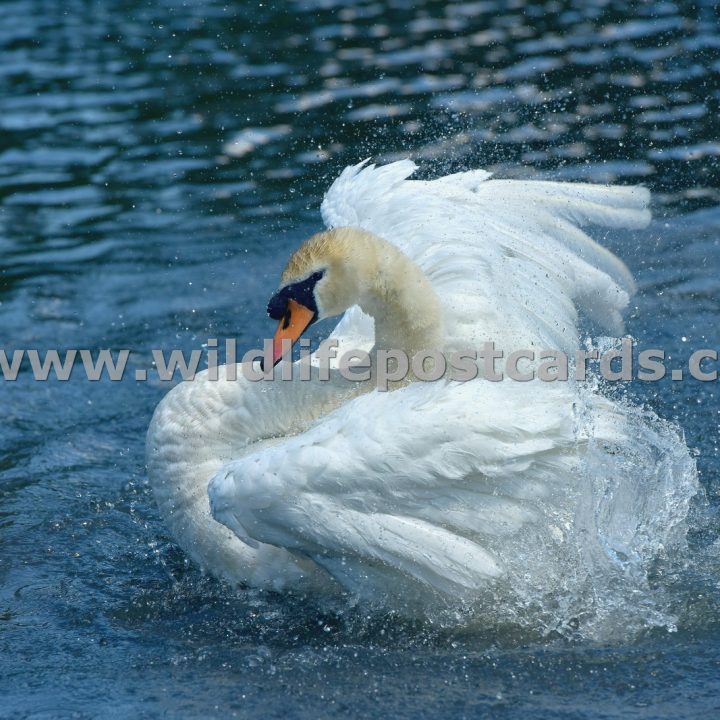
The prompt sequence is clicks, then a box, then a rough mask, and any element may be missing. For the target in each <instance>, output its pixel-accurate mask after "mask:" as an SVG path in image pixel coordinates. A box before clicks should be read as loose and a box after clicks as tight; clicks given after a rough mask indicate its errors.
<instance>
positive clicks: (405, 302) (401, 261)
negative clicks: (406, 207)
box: [360, 237, 442, 356]
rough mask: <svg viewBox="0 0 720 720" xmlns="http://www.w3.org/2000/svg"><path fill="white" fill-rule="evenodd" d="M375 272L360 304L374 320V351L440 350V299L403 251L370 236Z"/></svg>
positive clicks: (410, 353)
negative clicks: (372, 243)
mask: <svg viewBox="0 0 720 720" xmlns="http://www.w3.org/2000/svg"><path fill="white" fill-rule="evenodd" d="M373 241H374V246H375V247H374V248H373V251H374V252H372V253H369V254H371V255H372V256H373V257H374V260H375V263H374V265H375V268H374V270H375V273H374V277H373V278H372V282H368V283H367V286H366V289H365V292H364V293H363V297H362V298H361V301H360V307H361V308H362V309H363V311H364V312H366V313H367V314H368V315H371V316H372V317H373V318H374V320H375V350H376V351H377V350H403V351H404V352H405V353H407V354H408V356H412V355H413V354H414V353H416V352H418V351H419V350H436V349H441V343H442V330H441V313H440V302H439V300H438V297H437V295H436V293H435V290H434V289H433V287H432V285H431V284H430V281H429V280H428V278H427V276H426V275H425V273H423V271H422V270H421V269H420V268H419V267H418V266H417V265H416V264H415V263H414V262H413V261H412V260H410V258H408V257H407V256H406V255H405V254H404V253H402V252H401V251H400V250H398V249H397V248H395V247H394V246H393V245H391V244H390V243H388V242H386V241H384V240H382V239H381V238H376V237H373Z"/></svg>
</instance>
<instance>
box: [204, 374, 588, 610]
mask: <svg viewBox="0 0 720 720" xmlns="http://www.w3.org/2000/svg"><path fill="white" fill-rule="evenodd" d="M530 385H531V387H528V386H527V385H525V386H522V387H521V386H520V384H519V383H501V384H499V385H498V384H493V383H487V382H474V383H453V382H448V383H432V384H421V383H415V384H413V385H410V386H407V387H405V388H402V389H400V390H397V391H395V392H392V393H380V392H372V393H369V394H366V395H363V396H360V397H357V398H355V399H354V400H352V401H351V402H349V403H347V404H346V405H344V406H342V407H340V408H338V409H337V410H335V411H334V412H333V413H331V414H330V415H328V416H326V417H325V418H323V419H322V421H321V422H318V423H316V424H315V425H313V426H312V427H310V428H309V429H308V430H306V431H305V432H302V433H300V434H298V435H296V436H294V437H291V438H288V439H287V440H286V441H285V442H283V443H282V445H279V446H277V447H275V448H272V447H271V448H264V449H263V450H261V451H259V452H252V453H250V454H248V455H245V456H244V457H242V458H239V459H236V460H234V461H232V462H229V463H227V464H226V465H225V466H223V467H222V468H221V469H220V470H219V471H218V472H217V473H216V474H215V475H214V477H213V479H212V480H211V482H210V486H209V494H210V504H211V508H212V513H213V515H214V517H215V519H216V520H218V521H219V522H221V523H223V524H224V525H226V526H227V527H228V528H230V529H231V530H233V531H234V532H235V534H236V535H237V536H238V537H239V538H241V539H242V540H244V541H245V542H247V543H257V542H260V543H266V544H269V545H274V546H277V547H282V548H286V549H287V550H289V551H290V552H291V553H293V554H296V555H298V556H299V557H306V558H310V559H312V560H313V561H315V562H316V563H317V564H319V565H321V566H323V567H325V569H326V570H328V571H329V572H330V573H331V574H332V575H333V576H334V577H335V579H336V580H338V581H339V582H340V583H341V584H343V585H344V586H345V587H346V588H348V589H351V590H357V589H358V588H359V587H360V586H361V585H362V578H367V576H368V574H375V575H377V574H378V573H383V572H384V573H386V574H387V575H388V577H389V578H390V579H391V580H392V581H391V582H388V587H391V586H392V585H393V583H396V582H397V578H398V577H403V578H405V579H406V580H409V581H412V582H415V583H418V584H419V585H421V586H423V587H426V588H432V589H434V591H436V592H441V593H444V594H449V595H451V596H452V595H453V594H454V593H458V592H466V591H475V590H477V589H478V588H479V587H480V586H482V584H483V583H487V581H488V580H489V579H492V578H496V577H498V576H500V575H502V573H503V567H504V560H503V552H506V551H507V550H506V548H507V539H508V538H511V537H513V536H514V535H516V534H517V532H518V530H519V529H520V528H522V527H524V526H526V525H527V524H528V523H533V525H535V526H537V527H539V528H543V527H545V528H546V527H547V526H548V524H547V523H542V522H538V520H539V517H540V516H541V515H543V514H544V513H545V510H544V508H545V507H547V508H554V509H556V508H557V506H558V503H561V499H562V498H566V497H568V496H569V495H570V492H569V488H570V487H571V485H572V482H573V478H574V475H573V467H574V465H573V464H574V462H575V460H574V457H575V456H574V454H573V453H572V452H571V449H572V447H573V446H574V443H575V442H576V437H575V434H574V429H573V427H574V425H573V418H572V403H571V402H568V397H567V393H568V391H567V389H566V388H563V387H560V386H549V385H547V384H545V385H544V386H543V387H541V386H540V383H531V384H530ZM489 407H490V408H492V409H493V411H492V413H488V412H487V408H489ZM438 418H442V423H440V424H438ZM566 451H567V452H566ZM409 458H412V462H409ZM504 548H505V549H504Z"/></svg>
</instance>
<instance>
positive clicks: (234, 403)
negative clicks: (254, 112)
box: [147, 160, 651, 607]
mask: <svg viewBox="0 0 720 720" xmlns="http://www.w3.org/2000/svg"><path fill="white" fill-rule="evenodd" d="M414 170H415V165H414V164H413V163H412V162H410V161H409V160H405V161H401V162H395V163H392V164H390V165H387V166H384V167H375V166H373V165H366V164H365V163H361V164H360V165H357V166H354V167H350V168H347V169H346V170H345V171H344V172H343V173H342V174H341V175H340V177H339V178H338V179H337V180H336V181H335V182H334V184H333V185H332V187H331V188H330V190H329V192H328V193H327V195H326V197H325V199H324V201H323V204H322V214H323V219H324V221H325V223H326V225H327V226H328V227H329V228H335V229H334V230H332V229H331V230H329V231H326V232H324V233H321V234H319V235H316V236H314V237H313V238H311V239H310V240H308V241H307V242H306V243H305V244H304V245H303V246H302V247H301V248H300V249H299V250H298V251H297V252H296V253H295V254H294V255H293V256H292V258H291V259H290V261H289V263H288V266H287V268H286V270H285V272H284V273H283V276H282V283H281V286H280V289H279V290H278V292H277V293H276V294H275V295H274V296H273V299H272V300H271V304H270V308H269V310H270V313H271V314H272V315H274V316H275V317H280V318H283V319H281V320H280V327H279V329H278V334H277V335H276V339H278V338H282V337H291V339H293V340H294V339H297V337H298V336H299V335H300V333H301V332H302V331H303V329H304V328H305V327H306V325H307V324H308V323H309V322H311V321H312V320H314V319H316V318H318V317H319V318H323V317H330V316H334V315H339V314H341V313H343V312H344V313H345V315H344V317H343V319H342V320H341V322H340V323H339V325H338V326H337V328H336V330H335V332H334V334H333V337H335V338H337V339H338V340H339V342H340V349H339V350H340V352H341V353H342V352H343V351H344V350H346V349H350V348H358V349H363V348H364V349H369V348H374V350H373V352H377V350H378V349H383V348H386V349H387V348H392V349H395V348H398V349H404V350H406V351H408V352H411V353H412V352H414V351H416V350H419V349H427V348H433V349H440V350H443V351H445V352H446V353H447V352H452V351H454V350H467V349H468V348H478V347H480V346H481V345H482V344H483V343H484V342H487V341H493V342H494V343H495V346H496V347H498V348H503V349H506V350H508V351H510V350H515V349H521V348H536V349H544V348H552V349H558V350H563V351H567V352H572V351H574V350H575V349H576V348H577V347H578V346H579V338H578V322H577V312H578V310H580V311H582V312H584V313H585V314H586V315H587V316H589V317H590V318H591V319H592V320H594V321H596V322H598V323H600V324H601V325H603V326H604V327H605V328H607V329H608V330H609V331H610V332H613V333H619V332H621V329H622V320H621V314H622V311H623V309H624V308H625V306H626V305H627V303H628V299H629V296H630V294H631V293H632V291H633V281H632V278H631V277H630V274H629V272H628V271H627V269H626V268H625V266H624V265H623V264H622V262H621V261H620V260H618V259H617V258H616V257H615V256H614V255H612V254H611V253H610V252H608V251H607V250H605V249H603V248H602V247H601V246H599V245H597V244H596V243H595V242H593V241H592V240H591V239H590V238H589V237H588V236H587V235H586V234H585V233H584V232H583V231H582V230H580V227H582V226H586V225H591V224H594V225H602V226H608V227H630V228H638V227H643V226H645V225H646V224H647V223H648V222H649V219H650V214H649V211H648V209H647V203H648V199H649V195H648V192H647V190H645V189H643V188H639V187H606V186H598V185H589V184H570V183H555V182H539V181H534V182H533V181H515V180H491V179H489V177H490V176H489V174H488V173H486V172H484V171H480V170H477V171H472V172H465V173H459V174H456V175H450V176H447V177H443V178H440V179H438V180H434V181H411V180H408V179H407V178H408V176H410V175H411V173H412V172H413V171H414ZM358 306H359V307H358ZM372 318H374V324H373V319H372ZM283 327H284V328H285V329H283ZM220 370H221V372H220V379H219V380H218V381H212V380H210V379H209V378H208V375H207V373H203V374H201V375H199V376H198V377H197V378H196V379H195V380H194V381H192V382H185V383H182V384H180V385H179V386H177V387H176V388H174V389H173V390H172V391H171V392H170V393H169V394H168V395H167V396H166V397H165V398H164V400H163V401H162V402H161V403H160V405H159V406H158V408H157V410H156V412H155V415H154V417H153V420H152V423H151V426H150V429H149V433H148V442H147V467H148V473H149V477H150V480H151V483H152V486H153V488H154V492H155V495H156V498H157V501H158V504H159V507H160V510H161V513H162V514H163V516H164V518H165V520H166V522H167V524H168V526H169V528H170V531H171V532H172V534H173V535H174V537H175V538H176V539H177V541H178V543H179V544H180V545H181V546H182V547H183V548H184V549H185V551H186V552H187V553H188V554H189V555H190V556H191V557H192V558H193V559H194V560H196V561H197V562H198V563H199V564H200V565H201V566H202V567H204V568H205V569H206V570H208V571H209V572H211V573H213V574H215V575H217V576H221V577H224V578H226V579H228V580H230V581H232V582H234V583H241V584H247V585H251V586H255V587H262V588H273V589H277V590H292V589H301V590H303V589H314V590H318V591H320V592H330V591H333V590H338V589H341V590H349V591H351V592H353V593H357V594H360V595H362V596H364V597H374V598H382V599H383V601H384V602H387V603H390V604H391V605H394V606H403V607H405V606H409V605H412V604H414V603H415V602H417V603H419V604H420V605H422V604H423V603H427V602H429V601H430V600H431V599H437V598H440V599H447V598H450V599H454V598H458V597H460V598H468V597H470V598H472V597H478V596H479V595H480V594H481V593H482V592H483V589H484V588H487V587H488V586H491V585H492V583H497V582H502V581H503V578H504V577H505V576H506V575H507V574H508V573H511V572H514V573H515V575H517V573H518V558H520V559H522V561H523V562H528V563H529V562H531V561H532V558H533V557H534V555H533V553H536V554H537V553H540V552H542V553H543V554H544V557H548V556H550V555H552V556H553V557H556V558H558V559H562V558H564V557H566V556H567V555H568V554H570V553H572V550H570V549H569V548H568V542H569V541H568V538H569V537H570V535H571V534H572V525H573V522H575V521H577V518H578V491H577V486H578V483H579V476H580V472H581V469H580V466H581V464H582V462H583V461H584V460H583V458H584V457H585V456H586V454H587V452H588V447H590V446H592V447H593V448H595V449H597V447H599V446H600V445H602V447H607V446H609V445H612V443H622V441H623V438H624V437H626V436H627V434H628V432H631V433H632V432H636V430H635V431H633V430H632V429H631V428H629V427H628V424H629V422H630V420H629V419H628V417H627V415H626V413H624V412H623V411H622V410H621V409H620V408H619V407H618V406H616V405H615V404H613V403H611V402H610V401H608V400H605V399H603V398H602V397H600V396H596V395H594V394H593V393H588V392H581V391H580V389H579V388H578V386H577V385H576V384H574V383H572V382H564V383H539V382H530V383H520V382H513V381H509V380H507V381H504V382H499V383H496V382H489V381H487V380H485V379H483V378H478V379H477V380H473V381H471V382H464V383H461V382H455V381H452V380H442V381H438V382H430V383H423V382H419V381H417V382H410V383H405V384H399V385H398V386H396V389H395V390H394V391H392V392H386V393H383V392H378V391H377V390H374V389H373V387H372V385H371V384H369V383H349V382H347V381H346V380H344V379H342V378H340V377H339V376H338V374H337V372H334V373H333V375H332V377H331V379H330V381H328V382H320V381H319V380H318V378H317V369H315V370H314V372H315V373H316V375H315V377H314V379H313V381H312V382H299V381H294V382H281V381H275V382H259V383H252V382H249V381H247V380H245V379H244V378H243V377H242V373H241V372H240V371H239V370H238V369H237V368H236V369H235V371H236V374H237V377H238V379H237V380H229V379H227V377H228V373H227V370H228V368H227V367H224V368H221V369H220ZM580 407H582V408H583V412H582V413H581V412H579V408H580ZM588 419H589V420H588ZM611 462H612V459H611V458H610V459H609V460H608V463H609V464H608V467H610V463H611ZM637 462H640V460H637ZM648 462H651V460H648ZM208 495H209V497H208ZM628 502H629V500H628ZM211 508H212V515H211ZM607 532H608V534H612V532H613V530H612V529H608V531H607ZM637 542H639V540H637V538H636V537H635V535H634V534H633V531H627V532H626V531H624V530H623V531H620V530H617V529H616V530H615V536H614V539H613V540H612V543H614V545H613V552H614V551H615V550H616V549H617V548H616V547H615V546H618V547H620V546H622V548H624V551H627V552H631V551H632V548H633V547H635V545H633V543H636V544H637ZM612 543H611V544H612ZM527 582H528V583H531V582H534V580H533V579H532V578H530V579H529V580H527Z"/></svg>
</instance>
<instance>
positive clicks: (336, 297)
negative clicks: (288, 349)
mask: <svg viewBox="0 0 720 720" xmlns="http://www.w3.org/2000/svg"><path fill="white" fill-rule="evenodd" d="M374 241H375V238H374V236H372V235H371V234H370V233H367V232H365V231H363V230H360V229H357V228H335V229H333V230H328V231H326V232H321V233H318V234H317V235H313V236H312V237H311V238H309V239H308V240H306V241H305V242H304V243H303V244H302V245H301V246H300V247H299V248H298V249H297V250H296V251H295V252H294V253H293V254H292V255H291V256H290V259H289V260H288V263H287V265H286V267H285V270H284V271H283V273H282V276H281V284H280V287H279V288H278V290H277V291H276V292H275V294H274V295H273V296H272V297H271V298H270V301H269V303H268V308H267V311H268V315H269V316H270V317H271V318H273V320H277V321H278V328H277V331H276V332H275V337H274V338H273V364H274V365H277V363H278V362H280V359H281V358H282V351H283V341H284V340H289V341H290V342H291V343H295V342H297V340H298V339H299V338H300V336H301V335H302V334H303V333H304V332H305V330H306V329H307V328H308V327H309V326H310V325H312V324H313V323H314V322H316V321H317V320H324V319H325V318H329V317H333V316H335V315H340V314H341V313H343V312H345V311H346V310H347V309H348V308H350V307H352V306H353V305H356V304H358V303H359V302H361V300H362V298H363V296H364V295H365V294H366V292H367V291H368V289H369V288H370V287H371V286H372V284H373V282H374V281H375V278H376V276H377V263H376V254H375V253H374V252H372V250H371V248H372V247H373V246H374Z"/></svg>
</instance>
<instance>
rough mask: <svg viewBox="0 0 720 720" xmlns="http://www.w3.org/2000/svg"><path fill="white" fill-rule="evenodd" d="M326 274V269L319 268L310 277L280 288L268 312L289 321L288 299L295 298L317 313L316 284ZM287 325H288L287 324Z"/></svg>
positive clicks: (271, 300) (272, 315) (274, 317)
mask: <svg viewBox="0 0 720 720" xmlns="http://www.w3.org/2000/svg"><path fill="white" fill-rule="evenodd" d="M323 275H325V271H324V270H318V271H317V272H315V273H313V274H312V275H310V277H308V278H306V279H305V280H301V281H300V282H296V283H292V284H290V285H286V286H285V287H282V288H280V289H279V290H278V291H277V292H276V293H275V294H274V295H273V296H272V297H271V298H270V302H268V306H267V313H268V315H269V316H270V317H271V318H272V319H273V320H282V321H283V322H286V323H287V322H289V317H290V313H289V312H288V300H295V301H296V302H298V303H300V304H301V305H304V306H305V307H306V308H308V309H309V310H312V311H313V312H314V313H315V314H317V311H318V309H317V303H316V302H315V285H316V284H317V282H318V280H320V278H322V277H323ZM285 327H287V325H286V326H285Z"/></svg>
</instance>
